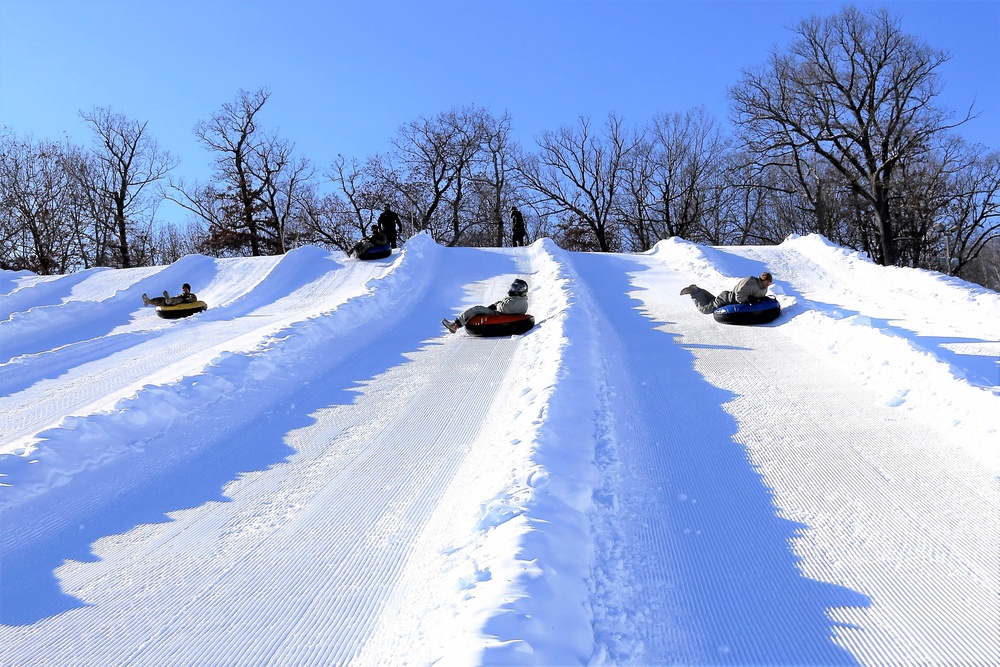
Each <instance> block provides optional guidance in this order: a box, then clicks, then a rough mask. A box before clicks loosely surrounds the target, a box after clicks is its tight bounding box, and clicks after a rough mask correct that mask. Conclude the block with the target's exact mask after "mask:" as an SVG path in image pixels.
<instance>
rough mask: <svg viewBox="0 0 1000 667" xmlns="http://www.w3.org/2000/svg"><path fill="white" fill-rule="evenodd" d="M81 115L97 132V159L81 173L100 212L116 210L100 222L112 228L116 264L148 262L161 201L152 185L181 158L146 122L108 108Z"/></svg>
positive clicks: (83, 181) (95, 137)
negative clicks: (164, 147)
mask: <svg viewBox="0 0 1000 667" xmlns="http://www.w3.org/2000/svg"><path fill="white" fill-rule="evenodd" d="M80 116H81V117H82V118H83V119H84V120H85V121H86V122H87V123H88V124H89V125H90V126H91V129H92V130H93V132H94V153H93V155H94V160H93V162H92V163H90V164H92V167H91V168H90V169H89V170H88V172H87V174H79V175H78V177H79V178H80V181H81V183H82V184H84V186H85V187H87V188H88V189H90V190H91V191H92V193H93V198H94V200H95V202H94V206H93V210H94V213H95V215H98V216H100V215H101V213H102V212H104V211H106V212H107V213H109V214H110V217H109V218H108V219H100V218H98V219H97V220H96V223H97V224H99V225H104V226H106V227H107V228H108V229H110V230H112V238H114V239H115V241H116V243H115V250H116V253H115V255H116V256H115V258H114V265H115V266H118V267H121V268H129V267H132V266H137V265H140V264H142V263H145V262H144V261H143V260H145V259H148V255H149V251H148V248H149V245H150V242H151V229H152V223H153V212H154V211H155V208H156V203H157V202H158V201H159V198H155V197H152V196H151V195H150V192H149V189H148V188H149V186H150V185H152V184H154V183H156V182H157V181H159V180H161V179H162V178H164V177H165V176H166V174H167V172H169V171H170V170H171V169H173V168H174V167H175V166H176V165H177V161H176V160H175V159H174V158H173V157H172V156H171V155H170V153H169V152H166V151H163V150H161V149H160V147H159V145H158V144H157V142H156V141H155V140H154V139H152V138H151V137H150V136H149V133H148V132H147V129H146V126H147V123H145V122H139V121H135V120H129V119H128V118H126V117H125V116H124V115H122V114H120V113H114V112H112V111H111V110H110V109H108V108H94V109H93V110H91V111H89V112H86V113H84V112H81V113H80ZM81 164H88V163H81Z"/></svg>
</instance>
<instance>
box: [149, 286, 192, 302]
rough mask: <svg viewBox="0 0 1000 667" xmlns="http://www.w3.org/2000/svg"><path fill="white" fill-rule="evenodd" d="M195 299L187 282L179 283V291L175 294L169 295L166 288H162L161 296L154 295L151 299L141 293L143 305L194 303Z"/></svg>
mask: <svg viewBox="0 0 1000 667" xmlns="http://www.w3.org/2000/svg"><path fill="white" fill-rule="evenodd" d="M197 300H198V297H197V295H195V294H194V293H193V292H192V291H191V286H190V285H189V284H187V283H184V284H183V285H181V293H180V294H178V295H177V296H170V293H169V292H167V290H163V296H154V297H153V298H152V299H150V298H149V297H148V296H146V295H145V294H143V295H142V304H143V305H144V306H176V305H177V304H180V303H194V302H195V301H197Z"/></svg>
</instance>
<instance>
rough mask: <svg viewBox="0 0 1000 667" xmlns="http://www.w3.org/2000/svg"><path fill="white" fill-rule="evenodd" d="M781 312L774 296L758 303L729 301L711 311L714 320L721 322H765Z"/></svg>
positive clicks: (773, 318)
mask: <svg viewBox="0 0 1000 667" xmlns="http://www.w3.org/2000/svg"><path fill="white" fill-rule="evenodd" d="M780 314H781V304H779V303H778V300H777V299H775V298H774V297H767V298H766V299H764V300H763V301H760V302H758V303H730V304H727V305H725V306H720V307H719V308H716V309H715V312H714V313H712V317H714V318H715V321H716V322H722V323H723V324H766V323H767V322H771V321H773V320H775V319H776V318H777V317H778V315H780Z"/></svg>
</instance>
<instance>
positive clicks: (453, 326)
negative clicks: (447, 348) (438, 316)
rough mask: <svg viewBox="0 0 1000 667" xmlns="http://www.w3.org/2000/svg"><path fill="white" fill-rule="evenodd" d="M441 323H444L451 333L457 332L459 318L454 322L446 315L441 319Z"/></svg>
mask: <svg viewBox="0 0 1000 667" xmlns="http://www.w3.org/2000/svg"><path fill="white" fill-rule="evenodd" d="M441 324H443V325H444V328H445V329H447V330H448V331H449V332H450V333H455V332H456V331H458V320H455V321H454V322H452V321H451V320H449V319H448V318H447V317H446V318H444V319H443V320H441Z"/></svg>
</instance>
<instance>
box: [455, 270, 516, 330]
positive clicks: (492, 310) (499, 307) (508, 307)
mask: <svg viewBox="0 0 1000 667" xmlns="http://www.w3.org/2000/svg"><path fill="white" fill-rule="evenodd" d="M527 312H528V283H526V282H525V281H523V280H521V279H520V278H518V279H517V280H515V281H514V282H512V283H511V284H510V289H509V290H507V296H505V297H504V298H503V299H500V300H499V301H497V302H496V303H491V304H490V305H488V306H472V307H471V308H466V309H465V310H464V311H463V312H462V314H461V315H459V316H458V317H457V318H456V319H454V320H449V319H448V318H447V317H446V318H444V319H443V320H441V324H443V325H444V327H445V329H447V330H448V331H450V332H451V333H455V332H456V331H458V330H459V329H460V328H462V327H464V326H465V325H466V324H468V322H469V320H471V319H472V318H473V317H475V316H476V315H496V314H498V313H499V314H501V315H524V314H525V313H527Z"/></svg>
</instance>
